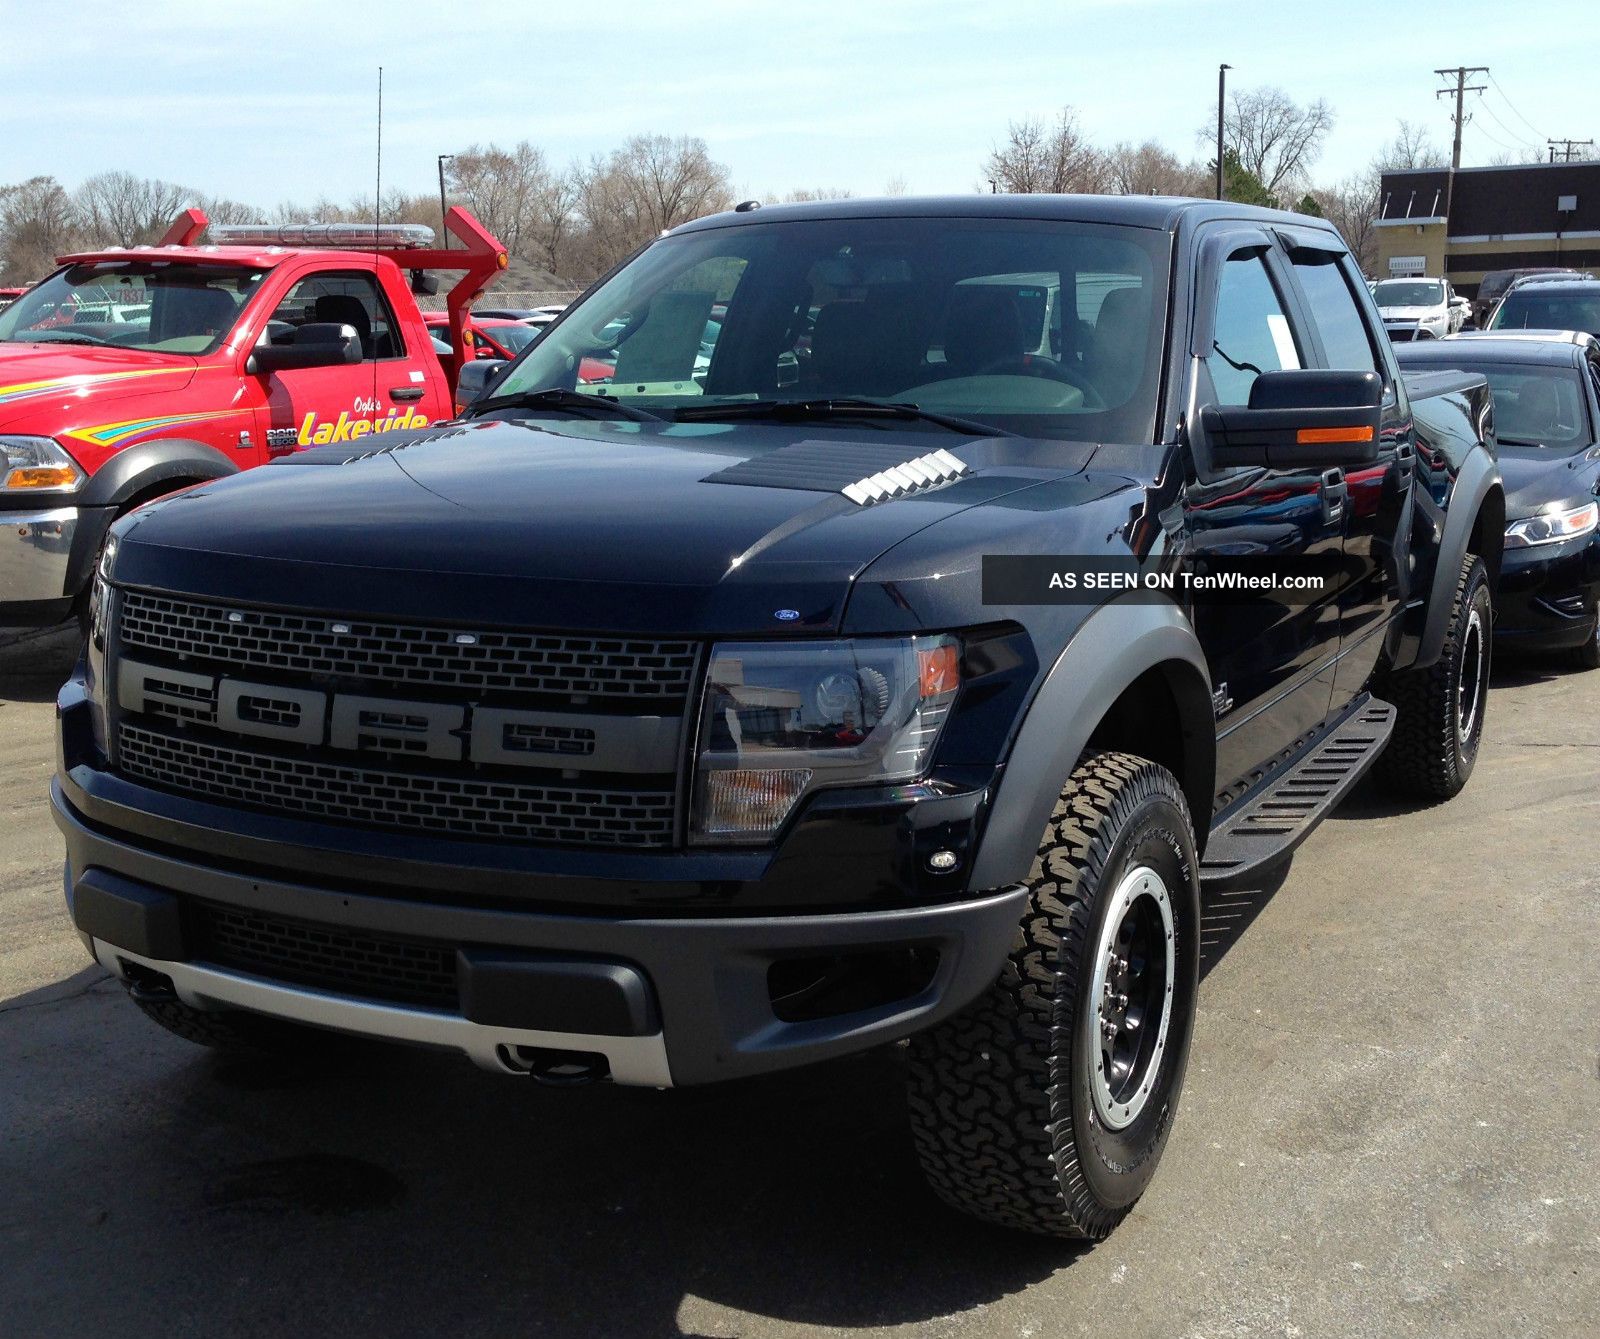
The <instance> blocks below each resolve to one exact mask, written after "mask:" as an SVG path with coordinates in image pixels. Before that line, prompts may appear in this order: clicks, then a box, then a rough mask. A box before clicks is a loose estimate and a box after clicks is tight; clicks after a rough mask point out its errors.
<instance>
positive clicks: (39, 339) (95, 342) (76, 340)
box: [26, 330, 109, 348]
mask: <svg viewBox="0 0 1600 1339" xmlns="http://www.w3.org/2000/svg"><path fill="white" fill-rule="evenodd" d="M44 336H45V332H44V331H42V330H36V331H34V332H33V338H32V339H30V340H28V341H26V342H27V343H29V344H87V345H89V346H91V347H93V348H99V347H100V346H101V345H103V344H106V343H108V342H109V341H107V340H103V339H95V338H94V337H93V336H92V335H51V336H50V337H49V338H48V339H46V338H45V337H44Z"/></svg>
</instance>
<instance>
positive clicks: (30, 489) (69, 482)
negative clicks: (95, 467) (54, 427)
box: [0, 437, 83, 493]
mask: <svg viewBox="0 0 1600 1339" xmlns="http://www.w3.org/2000/svg"><path fill="white" fill-rule="evenodd" d="M82 482H83V471H82V470H80V469H79V468H78V462H77V461H75V460H73V458H72V457H71V456H69V455H68V454H67V453H66V452H65V451H64V450H62V448H61V446H60V445H59V444H58V443H56V442H54V441H52V440H51V439H50V438H48V437H0V492H5V493H70V492H72V491H73V489H75V488H76V487H77V486H78V485H79V484H81V483H82Z"/></svg>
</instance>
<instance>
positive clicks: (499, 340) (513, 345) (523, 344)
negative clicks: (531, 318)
mask: <svg viewBox="0 0 1600 1339" xmlns="http://www.w3.org/2000/svg"><path fill="white" fill-rule="evenodd" d="M483 333H484V334H486V335H488V336H489V338H490V339H492V340H493V341H494V342H495V343H496V344H498V345H499V346H500V347H501V348H502V349H505V350H507V351H508V352H510V353H521V352H522V351H523V350H524V349H525V348H527V347H528V345H530V344H532V343H533V341H534V340H535V339H536V338H538V335H539V331H538V329H537V328H536V327H534V326H531V325H491V326H485V327H484V328H483Z"/></svg>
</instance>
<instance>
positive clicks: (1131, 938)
mask: <svg viewBox="0 0 1600 1339" xmlns="http://www.w3.org/2000/svg"><path fill="white" fill-rule="evenodd" d="M1176 979H1177V941H1176V933H1175V929H1174V923H1173V916H1172V895H1171V894H1170V893H1169V892H1168V890H1167V885H1166V883H1165V882H1164V881H1163V880H1162V878H1161V876H1160V875H1159V874H1157V873H1156V872H1155V871H1154V870H1153V869H1151V868H1150V867H1149V866H1147V865H1140V866H1138V867H1137V868H1135V869H1132V870H1130V871H1129V872H1128V873H1127V874H1125V875H1123V877H1122V880H1121V881H1120V882H1119V883H1118V884H1117V887H1116V890H1115V891H1114V892H1113V893H1112V894H1111V904H1110V905H1109V906H1108V907H1107V908H1106V915H1105V920H1104V921H1103V922H1102V928H1101V931H1100V939H1099V942H1098V943H1097V944H1096V946H1095V955H1094V979H1093V981H1092V983H1091V987H1090V988H1091V991H1092V992H1093V993H1092V995H1091V999H1092V1000H1093V1008H1092V1009H1091V1011H1090V1014H1091V1016H1090V1026H1091V1027H1092V1028H1093V1032H1092V1033H1091V1035H1090V1037H1089V1045H1090V1051H1091V1060H1092V1070H1091V1072H1092V1076H1093V1077H1092V1082H1091V1084H1090V1087H1091V1090H1092V1093H1093V1097H1094V1111H1095V1115H1096V1116H1097V1117H1098V1118H1099V1120H1100V1121H1101V1123H1102V1124H1104V1125H1105V1126H1106V1127H1107V1128H1108V1129H1112V1130H1121V1129H1123V1128H1125V1127H1127V1126H1129V1125H1131V1124H1132V1123H1133V1122H1134V1121H1135V1120H1137V1119H1138V1117H1139V1113H1140V1112H1141V1111H1143V1110H1144V1108H1145V1105H1146V1104H1147V1103H1148V1102H1149V1100H1150V1094H1151V1092H1152V1090H1153V1089H1154V1087H1155V1083H1156V1079H1157V1076H1158V1075H1159V1074H1160V1073H1161V1062H1162V1060H1163V1058H1164V1057H1165V1055H1166V1052H1167V1033H1168V1030H1169V1028H1170V1027H1171V1024H1172V990H1173V983H1174V982H1175V981H1176Z"/></svg>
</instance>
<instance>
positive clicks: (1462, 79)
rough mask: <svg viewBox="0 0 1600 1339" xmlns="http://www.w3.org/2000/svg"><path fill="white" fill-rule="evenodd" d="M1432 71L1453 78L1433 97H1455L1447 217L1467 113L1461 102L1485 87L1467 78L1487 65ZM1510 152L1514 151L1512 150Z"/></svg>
mask: <svg viewBox="0 0 1600 1339" xmlns="http://www.w3.org/2000/svg"><path fill="white" fill-rule="evenodd" d="M1434 73H1435V74H1436V75H1438V76H1439V77H1440V78H1441V79H1454V80H1455V87H1454V88H1451V87H1450V86H1449V85H1448V84H1447V85H1446V86H1445V87H1444V88H1441V89H1437V90H1435V93H1434V96H1435V97H1440V98H1445V97H1449V96H1450V95H1451V94H1454V95H1455V99H1456V111H1455V115H1454V116H1452V117H1451V118H1450V120H1451V121H1452V122H1453V123H1454V125H1455V138H1454V139H1453V140H1452V141H1451V144H1450V175H1449V176H1448V177H1446V178H1445V187H1444V212H1445V216H1446V217H1447V218H1448V217H1449V215H1450V205H1451V202H1452V201H1453V199H1454V198H1455V192H1456V173H1457V172H1459V171H1460V170H1461V127H1462V126H1464V125H1465V124H1466V123H1467V115H1466V112H1465V111H1464V110H1463V108H1462V105H1461V104H1462V103H1463V102H1464V101H1465V100H1466V96H1467V94H1468V93H1479V94H1481V93H1482V92H1483V90H1484V87H1485V85H1483V84H1471V85H1469V84H1468V83H1467V80H1468V79H1470V78H1471V77H1472V76H1473V75H1475V74H1488V73H1489V67H1488V66H1487V65H1457V66H1456V67H1455V68H1454V69H1444V70H1435V71H1434ZM1512 152H1513V153H1514V152H1516V151H1515V150H1512Z"/></svg>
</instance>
